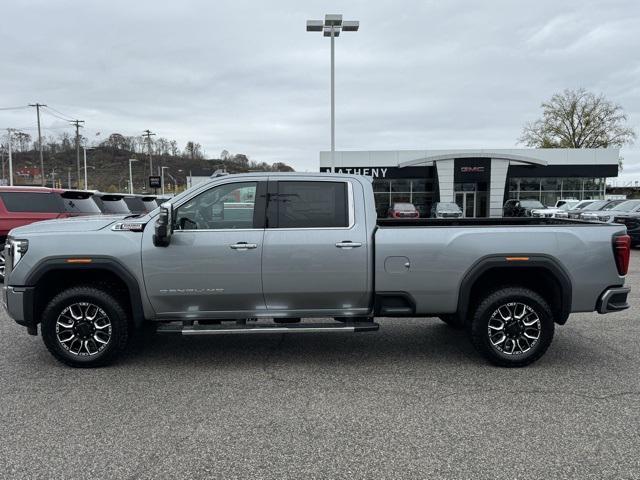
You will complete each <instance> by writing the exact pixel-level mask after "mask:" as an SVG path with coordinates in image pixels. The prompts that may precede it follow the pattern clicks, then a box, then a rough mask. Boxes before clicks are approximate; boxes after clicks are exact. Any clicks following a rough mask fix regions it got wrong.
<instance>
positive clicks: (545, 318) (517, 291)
mask: <svg viewBox="0 0 640 480" xmlns="http://www.w3.org/2000/svg"><path fill="white" fill-rule="evenodd" d="M553 331H554V321H553V314H552V313H551V309H550V308H549V304H548V303H547V302H546V301H545V299H544V298H542V297H541V296H540V295H538V294H537V293H536V292H534V291H532V290H529V289H527V288H503V289H500V290H497V291H494V292H493V293H491V294H490V295H489V296H488V297H486V298H485V299H484V300H483V301H482V302H480V304H479V305H478V307H477V309H476V311H475V314H474V316H473V320H472V322H471V341H472V342H473V344H474V346H475V347H476V349H477V350H478V351H479V352H480V353H481V354H482V355H484V356H485V357H486V358H487V359H488V360H489V361H490V362H492V363H494V364H496V365H499V366H501V367H524V366H526V365H529V364H531V363H533V362H535V361H536V360H538V359H539V358H540V357H541V356H542V355H544V353H545V352H546V351H547V348H549V345H550V344H551V341H552V340H553Z"/></svg>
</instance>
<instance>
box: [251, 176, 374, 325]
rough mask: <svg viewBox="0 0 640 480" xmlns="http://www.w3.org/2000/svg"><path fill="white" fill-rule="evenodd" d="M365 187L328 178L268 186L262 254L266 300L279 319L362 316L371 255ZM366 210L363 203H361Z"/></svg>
mask: <svg viewBox="0 0 640 480" xmlns="http://www.w3.org/2000/svg"><path fill="white" fill-rule="evenodd" d="M361 188H362V187H361V185H360V184H358V183H357V182H353V183H352V181H351V180H342V179H335V177H334V178H332V177H328V178H327V179H326V180H325V179H319V178H318V177H312V180H311V179H310V180H299V179H296V180H288V179H287V180H277V181H270V182H269V191H268V205H267V224H266V227H267V228H266V229H265V237H264V249H263V255H262V281H263V289H264V298H265V302H266V305H267V309H268V311H269V312H271V313H273V314H274V315H278V314H283V315H289V316H294V315H301V316H304V315H314V316H315V315H328V316H332V315H333V316H337V315H362V314H365V313H367V312H368V306H369V290H370V289H369V287H368V275H369V271H368V270H369V254H368V249H369V245H368V240H367V231H366V224H365V220H364V211H363V209H362V210H360V209H356V202H355V193H356V192H357V194H358V195H359V198H363V194H362V190H361ZM360 208H362V204H360Z"/></svg>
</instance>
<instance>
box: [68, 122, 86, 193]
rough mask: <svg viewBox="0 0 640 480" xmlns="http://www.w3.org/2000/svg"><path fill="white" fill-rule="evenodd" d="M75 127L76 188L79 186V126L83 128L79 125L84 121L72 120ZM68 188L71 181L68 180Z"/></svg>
mask: <svg viewBox="0 0 640 480" xmlns="http://www.w3.org/2000/svg"><path fill="white" fill-rule="evenodd" d="M69 123H72V124H74V125H75V127H76V164H77V170H78V172H77V177H76V178H77V182H78V183H77V185H76V186H77V188H80V128H83V127H84V125H80V124H81V123H84V120H72V121H71V122H69ZM69 188H71V182H69Z"/></svg>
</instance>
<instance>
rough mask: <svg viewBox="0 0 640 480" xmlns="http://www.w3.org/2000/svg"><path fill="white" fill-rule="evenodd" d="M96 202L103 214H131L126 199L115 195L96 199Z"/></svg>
mask: <svg viewBox="0 0 640 480" xmlns="http://www.w3.org/2000/svg"><path fill="white" fill-rule="evenodd" d="M94 200H95V202H96V204H97V205H98V207H99V208H100V211H101V212H102V213H131V212H130V211H129V207H127V204H126V203H125V201H124V199H123V198H122V197H120V196H115V195H104V196H102V197H94Z"/></svg>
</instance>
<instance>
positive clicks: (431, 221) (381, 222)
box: [376, 217, 607, 227]
mask: <svg viewBox="0 0 640 480" xmlns="http://www.w3.org/2000/svg"><path fill="white" fill-rule="evenodd" d="M376 223H377V224H378V226H379V227H491V226H496V227H502V226H503V227H511V226H541V225H572V226H581V225H585V226H591V227H593V226H598V225H602V226H604V225H607V224H606V223H596V222H587V221H584V220H570V219H567V218H543V217H509V218H379V219H378V220H377V222H376Z"/></svg>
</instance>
